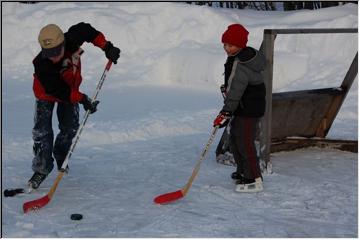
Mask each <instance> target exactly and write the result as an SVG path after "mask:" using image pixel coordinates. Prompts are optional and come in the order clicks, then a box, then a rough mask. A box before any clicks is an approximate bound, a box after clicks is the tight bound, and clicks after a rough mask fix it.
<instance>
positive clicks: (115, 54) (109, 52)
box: [103, 41, 121, 64]
mask: <svg viewBox="0 0 360 240" xmlns="http://www.w3.org/2000/svg"><path fill="white" fill-rule="evenodd" d="M103 50H104V52H105V56H106V57H107V58H108V59H110V60H111V61H112V62H113V63H115V64H116V63H117V62H116V61H117V60H118V59H119V57H120V52H121V51H120V49H119V48H117V47H114V45H113V44H112V43H111V42H109V41H108V42H106V44H105V47H104V48H103Z"/></svg>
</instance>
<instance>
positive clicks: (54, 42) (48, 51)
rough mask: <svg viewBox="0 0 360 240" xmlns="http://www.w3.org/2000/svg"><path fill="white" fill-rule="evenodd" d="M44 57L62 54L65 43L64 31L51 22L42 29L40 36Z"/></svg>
mask: <svg viewBox="0 0 360 240" xmlns="http://www.w3.org/2000/svg"><path fill="white" fill-rule="evenodd" d="M38 40H39V43H40V46H41V48H42V56H43V57H44V58H48V57H55V56H58V55H60V53H61V50H62V47H63V45H64V33H63V31H62V30H61V29H60V28H59V26H57V25H55V24H49V25H46V26H45V27H43V28H42V29H41V30H40V33H39V37H38Z"/></svg>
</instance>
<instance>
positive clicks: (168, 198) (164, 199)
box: [154, 126, 219, 204]
mask: <svg viewBox="0 0 360 240" xmlns="http://www.w3.org/2000/svg"><path fill="white" fill-rule="evenodd" d="M218 128H219V127H218V126H216V127H214V128H213V130H212V133H211V135H210V138H209V140H208V142H207V144H206V145H205V148H204V150H203V151H202V153H201V155H200V158H199V160H198V161H197V163H196V165H195V167H194V169H193V171H192V174H191V176H190V178H189V180H188V181H187V183H186V185H185V186H184V187H183V188H182V189H180V190H178V191H175V192H170V193H165V194H162V195H159V196H157V197H156V198H154V202H155V203H157V204H167V203H170V202H174V201H176V200H178V199H180V198H183V197H185V196H186V194H187V193H188V191H189V189H190V187H191V185H192V183H193V181H194V179H195V177H196V175H197V174H198V172H199V169H200V165H201V163H202V161H203V160H204V159H205V155H206V153H207V152H208V150H209V148H210V145H211V143H212V142H213V141H214V138H215V135H216V131H217V130H218Z"/></svg>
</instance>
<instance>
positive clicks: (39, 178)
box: [28, 172, 47, 189]
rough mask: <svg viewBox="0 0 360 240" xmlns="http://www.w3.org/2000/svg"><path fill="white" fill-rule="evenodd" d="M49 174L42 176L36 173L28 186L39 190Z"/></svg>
mask: <svg viewBox="0 0 360 240" xmlns="http://www.w3.org/2000/svg"><path fill="white" fill-rule="evenodd" d="M46 177H47V174H42V173H39V172H35V173H34V175H33V176H32V177H31V178H30V180H29V182H28V184H29V186H30V187H31V188H33V189H37V188H39V186H40V184H41V183H42V182H43V181H44V180H45V178H46Z"/></svg>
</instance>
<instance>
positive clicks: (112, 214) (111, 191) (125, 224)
mask: <svg viewBox="0 0 360 240" xmlns="http://www.w3.org/2000/svg"><path fill="white" fill-rule="evenodd" d="M80 21H86V22H89V23H91V24H92V25H93V26H94V27H95V28H97V29H98V30H100V31H102V32H103V33H104V34H105V36H107V38H108V39H109V40H111V41H112V42H113V43H114V44H115V45H116V46H119V47H120V48H121V50H122V54H121V58H120V60H119V62H118V64H117V65H113V67H112V69H111V70H110V72H109V74H108V77H107V79H106V81H105V84H104V87H103V89H102V92H101V94H100V95H99V99H100V101H101V103H100V105H99V111H98V112H97V113H95V114H94V115H92V116H91V117H90V119H89V121H88V123H87V125H86V128H85V129H84V132H83V135H82V136H81V138H80V142H79V144H78V145H77V148H76V149H75V152H74V154H73V156H72V158H71V159H70V173H69V174H68V175H66V176H65V177H64V178H63V180H62V181H61V183H60V185H59V187H58V189H57V191H56V193H55V197H54V198H53V200H52V201H51V202H50V204H49V205H48V206H46V207H45V208H43V209H41V210H40V211H38V212H35V213H31V214H26V215H24V214H23V213H22V204H23V203H24V202H25V201H29V200H32V199H36V198H39V197H41V196H43V195H44V194H46V193H47V191H48V190H49V188H50V187H51V185H52V183H53V182H54V179H55V177H56V172H53V173H52V174H51V175H50V176H49V177H48V179H47V180H46V181H45V182H44V183H43V184H42V185H41V187H40V189H39V190H38V191H37V192H35V193H34V194H31V195H22V196H18V197H14V198H4V197H2V236H3V237H239V238H240V237H357V236H358V162H357V160H358V156H357V154H353V153H348V152H341V151H336V150H331V149H317V148H310V149H304V150H298V151H293V152H282V153H277V154H273V155H272V162H273V171H274V173H273V174H271V175H266V176H264V191H263V192H261V193H257V194H238V193H235V192H234V190H233V189H234V185H233V183H232V181H231V179H230V177H229V176H230V174H231V172H233V171H234V168H233V167H229V166H224V165H219V164H217V163H216V161H215V153H214V151H215V147H216V143H217V142H216V141H218V140H219V137H220V136H217V138H216V140H215V144H213V146H212V147H211V149H210V152H209V154H208V156H207V159H206V160H205V161H204V163H203V165H202V168H201V170H200V172H199V175H198V177H197V179H196V180H195V182H194V185H193V187H192V188H191V190H190V192H189V194H188V195H187V196H186V198H184V199H182V200H181V201H178V202H176V203H174V204H171V205H166V206H158V205H155V204H153V202H152V201H153V198H154V197H155V196H157V195H159V194H162V193H166V192H170V191H175V190H178V189H180V188H181V187H182V186H183V184H185V182H186V181H187V179H188V177H189V176H190V174H191V170H192V168H193V167H194V165H195V162H196V160H197V159H198V157H199V154H200V153H201V151H202V149H203V147H204V144H205V143H206V141H207V140H208V137H209V134H210V131H211V128H212V125H211V124H212V120H213V118H214V117H215V116H216V114H217V113H218V111H219V110H220V108H221V104H222V102H221V99H222V97H221V95H220V93H219V90H218V89H219V86H220V84H221V83H222V78H223V76H222V73H223V64H224V62H225V59H226V56H225V54H224V52H223V50H222V45H221V43H220V37H221V34H222V32H223V31H224V30H225V29H226V27H227V26H228V25H229V24H231V23H234V22H239V23H242V24H243V25H244V26H246V27H247V28H248V30H249V32H250V37H249V45H250V46H254V47H256V48H258V47H259V46H260V43H261V41H262V34H263V29H265V28H342V27H345V28H349V27H357V26H358V10H357V7H356V5H353V4H347V5H345V6H341V7H335V8H328V9H321V10H317V11H307V10H305V11H294V12H257V11H252V10H244V11H240V10H225V9H214V8H209V7H199V6H190V5H187V4H182V3H39V4H33V5H28V4H19V3H9V2H7V3H2V69H3V71H2V120H3V122H2V180H1V181H2V187H3V189H6V188H16V187H24V186H25V184H26V182H27V180H28V179H29V177H30V176H31V175H32V171H31V160H32V139H31V129H32V127H33V126H32V124H33V122H32V121H33V109H34V97H33V93H32V73H33V68H32V64H31V61H32V59H33V57H34V56H35V55H36V54H37V53H38V51H39V46H38V43H37V34H38V32H39V29H40V28H41V27H42V26H44V25H46V24H48V23H56V24H58V25H59V26H61V27H62V28H63V29H68V28H69V27H70V26H71V25H72V24H75V23H77V22H80ZM357 41H358V38H357V35H356V34H336V35H326V34H321V35H305V36H302V35H286V36H285V35H280V36H278V38H277V39H276V43H275V46H276V48H275V66H274V91H275V92H280V91H288V90H300V89H312V88H324V87H336V86H339V85H340V83H341V81H342V79H343V77H344V75H345V73H346V71H347V69H348V67H349V65H350V63H351V61H352V59H353V57H354V55H355V52H356V51H357V49H358V45H357V44H358V43H357ZM83 47H84V49H85V54H84V55H83V58H82V61H83V77H84V81H83V84H82V88H81V89H82V91H83V92H85V93H88V94H90V95H91V94H92V93H93V91H94V89H95V86H96V84H97V81H98V80H99V78H100V76H101V73H102V71H103V68H104V65H105V63H106V59H105V57H104V56H103V55H104V54H103V53H102V52H101V51H100V50H99V49H97V48H94V47H93V46H92V45H91V44H85V45H84V46H83ZM357 99H358V83H357V79H356V80H355V82H354V84H353V86H352V89H351V90H350V93H349V95H348V96H347V99H346V101H345V103H344V106H343V108H342V109H341V111H340V113H339V115H338V117H337V119H336V120H335V123H334V125H333V127H332V130H331V131H330V133H329V137H330V138H340V139H357V138H358V135H357V134H358V102H357ZM53 126H54V130H55V131H57V120H56V117H54V120H53ZM219 135H220V134H219ZM72 213H81V214H83V216H84V218H83V220H81V221H72V220H70V214H72Z"/></svg>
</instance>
